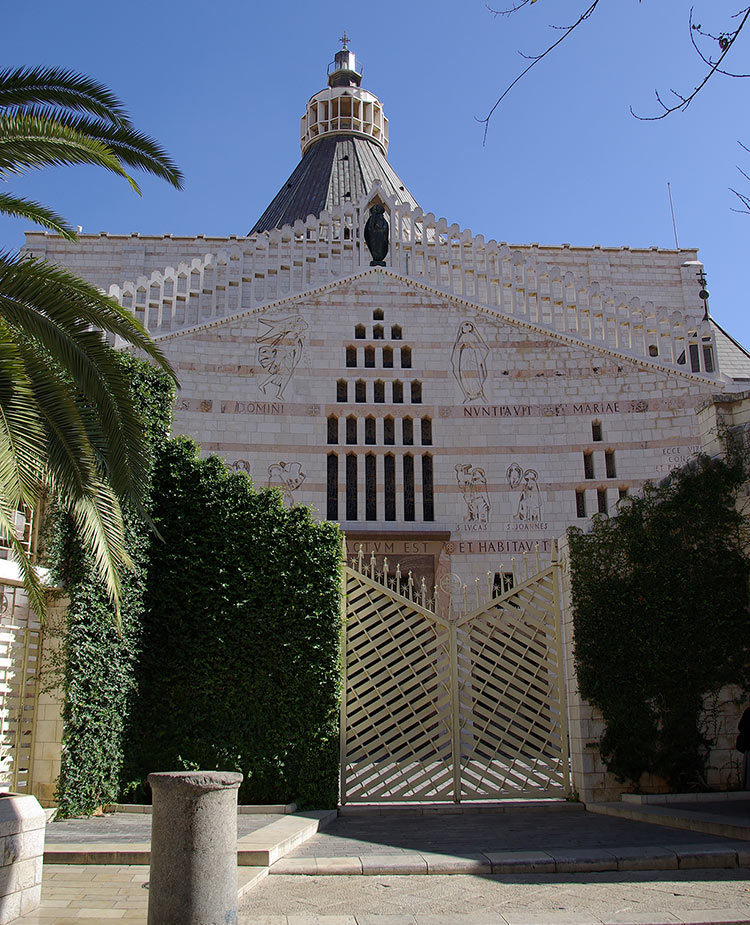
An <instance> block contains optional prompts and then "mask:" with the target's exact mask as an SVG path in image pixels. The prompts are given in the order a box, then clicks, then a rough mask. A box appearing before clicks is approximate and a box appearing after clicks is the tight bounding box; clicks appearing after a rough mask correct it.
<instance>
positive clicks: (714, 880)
mask: <svg viewBox="0 0 750 925" xmlns="http://www.w3.org/2000/svg"><path fill="white" fill-rule="evenodd" d="M239 912H240V916H239V922H240V923H241V925H250V923H252V925H340V923H347V925H393V923H396V925H523V923H525V925H570V923H575V925H583V923H593V925H673V923H678V925H679V923H686V925H687V923H689V925H698V923H707V925H709V923H710V925H716V923H719V922H726V923H732V925H739V923H750V883H749V882H748V875H747V872H746V871H740V870H737V869H734V870H701V871H697V870H692V871H690V870H685V871H674V870H672V871H663V872H655V871H631V872H617V871H608V872H599V873H588V874H587V873H579V874H509V875H489V876H487V875H484V876H469V875H455V876H439V875H436V876H428V877H425V876H415V877H404V876H369V877H345V876H339V877H336V876H329V877H323V876H314V877H298V876H297V877H294V876H289V877H285V876H278V877H269V878H268V879H267V880H265V881H264V882H263V883H261V884H260V885H259V886H258V887H257V888H256V889H255V890H253V892H252V893H251V894H249V895H248V896H247V897H246V898H245V899H244V900H243V901H242V902H241V904H240V909H239Z"/></svg>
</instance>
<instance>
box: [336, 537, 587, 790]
mask: <svg viewBox="0 0 750 925" xmlns="http://www.w3.org/2000/svg"><path fill="white" fill-rule="evenodd" d="M537 565H538V559H537ZM559 570H560V565H559V563H558V561H557V559H556V556H555V555H554V554H553V560H552V562H551V563H550V564H549V566H548V567H546V568H540V569H539V570H538V571H537V572H536V573H535V574H533V575H529V574H528V571H526V573H525V576H523V575H522V576H518V575H515V576H514V581H513V587H512V588H509V589H508V590H506V591H504V592H503V593H501V594H497V595H496V596H493V586H492V576H488V588H487V594H486V597H487V598H488V599H487V601H486V603H481V594H480V591H479V584H480V583H479V581H477V582H476V586H475V588H472V589H471V590H469V589H467V588H466V587H465V586H462V585H460V582H457V581H456V579H455V576H451V577H452V578H453V580H454V584H453V587H452V588H450V587H449V588H448V591H449V592H451V591H452V593H442V595H441V593H439V592H438V590H437V589H435V592H434V594H433V595H432V597H431V598H429V597H428V593H427V589H426V588H425V587H424V584H423V585H422V587H421V588H415V587H414V586H413V584H412V582H411V580H410V579H406V580H403V579H402V576H401V575H400V574H399V571H398V569H397V570H396V572H395V573H390V574H389V570H388V563H387V561H386V562H385V563H384V566H383V570H382V571H380V572H378V571H377V570H376V563H375V559H374V557H373V558H371V560H370V562H369V563H365V562H364V561H363V557H362V554H361V552H360V555H359V556H358V557H356V558H355V559H354V560H353V561H352V562H351V563H350V564H347V565H345V566H344V569H343V571H344V583H345V607H346V632H345V645H344V692H343V696H342V708H341V802H342V803H357V802H368V803H369V802H402V801H403V802H416V801H448V800H452V801H454V802H457V803H458V802H461V801H462V800H487V799H499V798H504V797H505V798H507V797H518V796H522V795H526V794H535V795H548V796H566V795H567V794H568V792H569V790H570V783H569V781H570V776H569V761H568V744H567V730H566V723H565V706H564V704H565V698H564V683H563V673H562V665H563V653H562V645H561V630H560V606H559V600H560V598H559V594H560V591H559V574H558V573H559ZM509 583H510V582H509ZM457 585H458V586H457Z"/></svg>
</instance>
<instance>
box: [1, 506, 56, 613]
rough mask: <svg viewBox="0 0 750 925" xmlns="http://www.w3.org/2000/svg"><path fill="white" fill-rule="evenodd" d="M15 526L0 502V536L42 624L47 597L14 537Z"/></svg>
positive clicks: (34, 570)
mask: <svg viewBox="0 0 750 925" xmlns="http://www.w3.org/2000/svg"><path fill="white" fill-rule="evenodd" d="M15 526H16V525H15V520H14V518H13V512H12V511H8V510H7V508H6V507H5V505H4V504H2V503H1V502H0V534H2V535H3V537H4V538H5V540H6V542H7V543H8V545H9V546H10V550H11V552H12V553H13V558H14V559H15V561H16V562H17V563H18V567H19V568H20V570H21V577H22V579H23V587H24V591H25V592H26V596H27V597H28V599H29V604H30V605H31V607H33V609H34V611H35V612H36V615H37V616H38V617H39V619H40V620H41V621H42V622H44V619H45V617H46V615H47V595H46V594H45V591H44V586H43V585H42V582H41V580H40V578H39V575H38V574H37V572H36V569H35V568H34V566H33V564H32V562H31V559H29V556H28V553H27V552H26V550H25V549H24V548H23V543H21V541H20V540H19V539H18V537H17V536H16V530H15Z"/></svg>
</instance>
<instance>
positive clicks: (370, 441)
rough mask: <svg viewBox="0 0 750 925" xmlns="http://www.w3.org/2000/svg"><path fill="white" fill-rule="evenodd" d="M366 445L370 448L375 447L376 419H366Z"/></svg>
mask: <svg viewBox="0 0 750 925" xmlns="http://www.w3.org/2000/svg"><path fill="white" fill-rule="evenodd" d="M365 443H366V444H367V445H368V446H374V445H375V418H374V417H366V418H365Z"/></svg>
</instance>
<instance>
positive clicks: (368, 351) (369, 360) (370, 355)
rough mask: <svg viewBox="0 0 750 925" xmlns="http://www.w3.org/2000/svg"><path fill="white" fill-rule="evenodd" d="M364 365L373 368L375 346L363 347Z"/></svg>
mask: <svg viewBox="0 0 750 925" xmlns="http://www.w3.org/2000/svg"><path fill="white" fill-rule="evenodd" d="M365 366H366V367H367V368H368V369H373V368H374V366H375V348H374V347H365Z"/></svg>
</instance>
